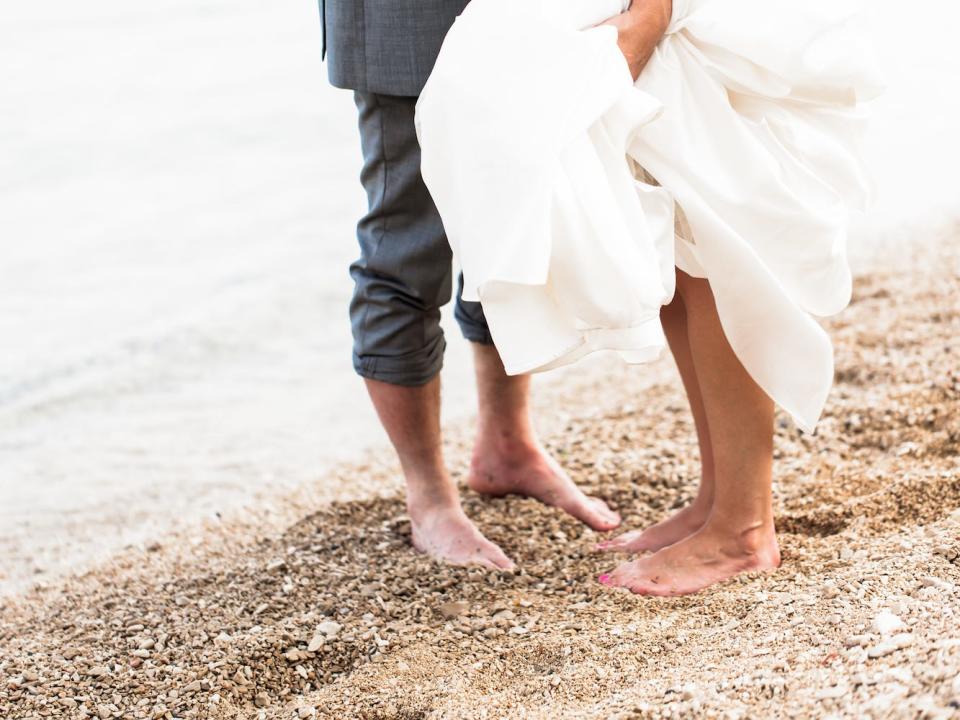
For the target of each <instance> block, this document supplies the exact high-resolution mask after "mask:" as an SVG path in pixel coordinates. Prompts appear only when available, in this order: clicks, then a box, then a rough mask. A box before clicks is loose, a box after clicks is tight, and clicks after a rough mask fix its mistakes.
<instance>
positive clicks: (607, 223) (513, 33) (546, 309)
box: [417, 0, 879, 430]
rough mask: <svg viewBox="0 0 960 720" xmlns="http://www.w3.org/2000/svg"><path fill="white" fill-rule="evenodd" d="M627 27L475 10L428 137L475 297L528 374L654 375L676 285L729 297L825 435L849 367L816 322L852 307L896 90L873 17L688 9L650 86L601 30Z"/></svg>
mask: <svg viewBox="0 0 960 720" xmlns="http://www.w3.org/2000/svg"><path fill="white" fill-rule="evenodd" d="M622 9H623V5H622V0H473V1H472V2H471V3H470V5H468V7H467V9H466V10H465V11H464V13H463V15H461V17H460V18H459V19H458V20H457V22H456V23H455V24H454V26H453V28H452V29H451V31H450V33H449V34H448V36H447V38H446V40H445V42H444V45H443V48H442V50H441V52H440V55H439V57H438V60H437V63H436V66H435V69H434V71H433V74H432V75H431V77H430V79H429V81H428V82H427V86H426V88H425V89H424V91H423V94H422V95H421V97H420V100H419V102H418V107H417V126H418V127H417V129H418V135H419V138H420V143H421V147H422V152H423V155H422V170H423V176H424V179H425V181H426V183H427V185H428V187H429V189H430V192H431V194H432V195H433V197H434V200H435V201H436V203H437V207H438V208H439V210H440V214H441V217H442V218H443V221H444V225H445V227H446V230H447V234H448V237H449V239H450V243H451V246H452V248H453V251H454V254H455V255H456V258H457V260H458V262H459V263H460V265H461V267H462V269H463V272H464V279H465V292H464V294H465V297H466V298H467V299H479V300H480V301H481V302H482V303H483V307H484V312H485V314H486V316H487V319H488V322H489V324H490V329H491V333H492V335H493V338H494V341H495V342H496V344H497V348H498V350H499V352H500V355H501V357H502V358H503V361H504V365H505V367H506V369H507V371H508V372H509V373H511V374H515V373H521V372H532V371H539V370H545V369H549V368H552V367H556V366H558V365H561V364H565V363H568V362H572V361H574V360H576V359H577V358H579V357H581V356H582V355H584V354H586V353H588V352H592V351H594V350H602V349H606V350H615V351H618V352H620V354H621V355H622V356H623V357H624V359H625V360H627V361H628V362H644V361H648V360H651V359H653V358H655V357H656V356H657V355H658V354H659V353H660V352H661V350H662V348H663V347H664V339H663V334H662V330H661V328H660V325H659V317H658V315H659V308H660V306H661V305H662V304H664V303H666V302H668V301H669V299H670V298H671V297H672V294H673V289H674V288H673V284H674V265H675V264H676V266H677V267H679V268H680V269H682V270H684V271H685V272H688V273H690V274H692V275H695V276H698V277H707V278H708V279H709V280H710V284H711V287H712V289H713V292H714V295H715V299H716V303H717V308H718V312H719V314H720V317H721V321H722V324H723V327H724V331H725V333H726V335H727V337H728V339H729V341H730V343H731V346H732V347H733V349H734V351H735V352H736V354H737V356H738V358H739V359H740V360H741V362H742V363H743V364H744V366H745V367H746V368H747V370H748V371H749V372H750V374H751V376H752V377H753V378H754V379H755V380H756V381H757V382H758V384H760V386H761V387H763V388H764V390H765V391H766V392H767V393H768V394H769V395H770V396H771V397H772V398H773V399H774V400H775V401H776V402H778V403H779V404H780V405H781V406H782V407H783V408H784V409H786V410H787V411H788V412H789V413H790V414H791V415H792V416H793V417H794V418H795V420H796V421H797V423H798V424H799V425H800V426H801V427H802V428H804V429H806V430H812V429H813V427H814V426H815V424H816V421H817V419H818V417H819V415H820V413H821V411H822V408H823V404H824V402H825V399H826V396H827V393H828V392H829V389H830V385H831V382H832V375H833V360H832V348H831V345H830V341H829V338H828V337H827V336H826V334H825V333H824V332H823V330H822V329H821V328H820V327H819V325H818V324H817V322H816V321H815V320H814V319H813V318H812V317H811V315H827V314H832V313H835V312H838V311H839V310H841V309H842V308H843V307H844V306H845V305H846V303H847V302H848V300H849V295H850V273H849V270H848V267H847V263H846V256H845V240H846V222H847V212H848V208H849V207H851V206H857V205H861V204H863V203H864V202H865V199H866V197H867V196H868V195H869V181H868V179H867V174H866V173H865V171H864V169H863V164H862V162H861V160H860V155H859V138H860V135H861V133H862V130H863V125H864V113H863V110H862V101H863V100H864V99H866V98H868V97H870V96H872V95H873V94H875V93H876V91H877V90H878V88H879V81H878V78H877V75H876V73H875V71H874V69H873V68H874V66H873V64H872V61H871V60H872V58H871V56H870V53H869V52H868V50H867V49H865V47H864V44H863V43H862V42H861V41H860V40H859V39H858V36H857V35H856V33H855V32H854V31H853V30H852V29H851V19H852V18H853V17H854V11H855V9H856V3H853V2H847V1H846V0H805V1H804V2H801V1H800V0H674V15H673V19H672V22H671V25H670V28H669V30H668V33H667V35H666V36H665V37H664V39H663V40H662V41H661V43H660V44H659V46H658V48H657V50H656V52H655V54H654V56H653V57H652V58H651V60H650V62H649V63H648V65H647V66H646V68H645V69H644V71H643V73H642V75H641V77H640V79H639V80H638V81H637V83H636V84H635V85H634V84H633V83H632V81H631V78H630V77H629V73H628V70H627V67H626V64H625V61H624V59H623V56H622V54H621V53H620V51H619V49H618V48H617V44H616V32H615V31H614V30H613V28H611V27H608V26H600V27H590V26H593V25H595V24H596V23H598V22H601V21H602V20H603V19H605V18H606V17H608V16H610V15H613V14H615V13H616V12H619V11H620V10H622ZM579 28H589V29H585V30H579ZM628 156H629V157H630V158H632V159H633V160H634V161H635V162H636V163H637V164H639V166H640V167H641V168H642V170H643V172H639V173H632V172H631V170H630V166H629V164H628V160H627V158H628ZM653 178H655V180H653ZM674 204H676V205H677V206H679V207H680V208H682V210H683V213H682V216H681V218H682V222H680V223H677V227H680V226H682V227H683V229H684V230H683V232H682V233H681V236H677V237H676V238H675V233H674V228H675V222H674Z"/></svg>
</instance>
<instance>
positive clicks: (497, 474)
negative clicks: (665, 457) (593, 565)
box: [467, 441, 620, 531]
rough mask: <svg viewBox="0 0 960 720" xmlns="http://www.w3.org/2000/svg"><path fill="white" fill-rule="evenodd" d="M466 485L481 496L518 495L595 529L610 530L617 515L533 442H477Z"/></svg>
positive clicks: (614, 523)
mask: <svg viewBox="0 0 960 720" xmlns="http://www.w3.org/2000/svg"><path fill="white" fill-rule="evenodd" d="M467 484H468V485H469V486H470V487H471V488H472V489H473V490H475V491H476V492H478V493H480V494H481V495H490V496H493V497H500V496H503V495H521V496H523V497H531V498H535V499H537V500H539V501H540V502H542V503H544V504H545V505H552V506H555V507H558V508H560V509H561V510H564V511H565V512H567V513H569V514H570V515H572V516H573V517H575V518H577V519H578V520H580V521H581V522H584V523H586V524H587V525H589V526H590V527H592V528H593V529H594V530H601V531H606V530H613V529H614V528H616V527H617V526H618V525H620V516H619V515H617V513H615V512H614V511H613V510H611V509H610V508H609V507H608V506H607V504H606V503H605V502H604V501H603V500H600V499H599V498H595V497H590V496H589V495H586V494H584V492H583V491H582V490H581V489H580V488H578V487H577V485H576V483H574V482H573V480H571V479H570V476H569V475H567V473H566V472H564V470H563V468H561V467H560V465H559V464H558V463H557V462H556V460H554V459H553V458H552V457H550V456H549V455H548V454H547V453H546V452H544V451H543V449H541V448H540V447H538V446H537V444H536V443H534V442H527V441H522V442H521V441H514V442H510V443H508V444H507V446H506V447H505V446H504V445H503V444H499V445H497V444H496V443H487V442H483V441H478V443H477V445H476V446H475V447H474V451H473V460H472V461H471V463H470V477H469V479H468V480H467Z"/></svg>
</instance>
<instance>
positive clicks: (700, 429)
mask: <svg viewBox="0 0 960 720" xmlns="http://www.w3.org/2000/svg"><path fill="white" fill-rule="evenodd" d="M660 321H661V322H662V324H663V330H664V333H665V334H666V336H667V343H669V345H670V351H671V352H672V353H673V358H674V360H675V361H676V363H677V369H678V370H679V371H680V379H681V380H682V381H683V388H684V390H686V392H687V400H688V401H689V403H690V411H691V412H692V413H693V422H694V425H695V426H696V429H697V444H698V445H699V446H700V462H701V469H700V488H699V490H698V491H697V497H696V498H694V500H693V502H692V503H690V504H689V505H687V506H686V507H685V508H682V509H681V510H679V511H678V512H676V513H674V514H673V515H671V516H670V517H669V518H667V519H666V520H663V521H662V522H659V523H657V524H656V525H653V526H652V527H649V528H647V529H645V530H631V531H630V532H626V533H624V534H623V535H620V536H619V537H616V538H614V539H613V540H608V541H607V542H602V543H600V544H599V545H597V549H598V550H608V551H612V552H627V553H639V552H655V551H657V550H659V549H660V548H665V547H667V546H669V545H673V544H674V543H675V542H678V541H680V540H683V539H684V538H685V537H687V536H688V535H692V534H693V533H695V532H696V531H697V530H699V529H700V528H701V527H703V525H704V523H705V522H706V521H707V516H708V515H709V514H710V508H711V507H712V506H713V477H714V469H713V448H712V447H711V445H710V428H709V425H708V423H707V413H706V410H705V409H704V407H703V396H702V394H701V392H700V383H699V382H698V380H697V373H696V370H695V369H694V366H693V354H692V352H691V350H690V337H689V335H688V330H687V308H686V306H685V305H684V304H683V298H681V297H680V294H679V293H677V294H676V295H675V296H674V298H673V301H672V302H671V303H670V304H669V305H665V306H664V307H663V309H662V310H661V311H660Z"/></svg>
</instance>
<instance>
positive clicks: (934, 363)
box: [0, 226, 960, 719]
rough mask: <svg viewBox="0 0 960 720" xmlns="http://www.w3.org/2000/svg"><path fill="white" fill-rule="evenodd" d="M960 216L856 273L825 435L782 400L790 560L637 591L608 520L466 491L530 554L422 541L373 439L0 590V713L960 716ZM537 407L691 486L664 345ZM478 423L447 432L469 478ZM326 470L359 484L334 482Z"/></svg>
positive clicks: (608, 453) (599, 472)
mask: <svg viewBox="0 0 960 720" xmlns="http://www.w3.org/2000/svg"><path fill="white" fill-rule="evenodd" d="M958 231H960V228H958V227H956V226H954V227H948V228H944V229H943V230H942V231H941V232H940V234H939V235H938V236H937V237H933V238H930V239H929V240H930V242H927V243H924V247H927V248H937V250H936V251H934V250H932V249H930V250H927V251H921V250H919V249H918V250H916V251H911V253H910V254H909V257H904V256H903V254H901V256H899V257H897V258H896V262H894V261H893V259H891V258H889V257H888V258H885V259H884V258H878V261H877V263H876V264H875V265H874V266H873V267H872V268H866V269H865V272H863V273H862V274H860V275H859V277H858V278H857V280H856V283H855V297H854V301H853V303H852V305H851V307H850V308H849V309H848V310H847V311H846V312H845V313H843V314H842V315H841V316H839V317H838V318H836V319H834V320H832V321H830V322H829V323H828V324H829V327H830V329H831V333H832V336H833V338H834V341H835V346H836V349H837V372H836V385H835V387H834V391H833V394H832V396H831V399H830V401H829V404H828V407H827V412H826V414H825V417H824V418H823V420H822V422H821V424H820V426H819V428H818V431H817V434H816V435H815V436H806V435H803V434H801V433H800V432H799V431H798V430H797V429H796V428H795V427H794V426H793V425H792V423H791V422H790V421H789V420H788V419H787V418H786V417H784V416H783V415H780V416H778V422H777V439H776V488H775V502H776V511H777V525H778V529H779V532H780V538H781V543H782V550H783V559H784V561H783V566H782V567H781V568H780V569H779V570H778V571H776V572H772V573H768V574H762V575H749V576H743V577H740V578H737V579H735V580H733V581H731V582H728V583H726V584H723V585H721V586H718V587H715V588H713V589H710V590H708V591H706V592H703V593H701V594H699V595H696V596H693V597H687V598H680V599H650V598H642V597H634V596H631V595H629V594H626V593H623V592H618V591H612V590H610V589H607V588H605V587H602V586H600V585H599V584H598V583H597V582H596V581H595V578H596V576H597V574H598V573H600V572H603V571H605V570H608V569H609V568H610V567H612V564H613V563H614V562H615V559H614V558H612V557H610V556H605V555H597V554H595V553H593V552H592V551H591V547H592V545H593V543H594V542H595V541H596V540H597V539H599V538H600V537H601V536H600V535H598V534H596V533H593V532H592V531H590V530H588V529H586V528H584V527H583V526H581V525H579V524H577V523H576V522H574V521H572V520H571V519H569V518H568V517H566V516H565V515H563V514H562V513H560V512H559V511H556V510H553V509H550V508H544V507H542V506H540V505H538V504H537V503H535V502H532V501H528V500H521V499H517V498H504V499H497V500H486V499H482V498H480V497H478V496H476V495H473V494H471V493H469V492H468V491H466V490H464V494H465V501H466V506H467V510H468V512H469V513H470V514H471V515H472V516H473V517H475V518H477V520H478V522H479V524H480V526H481V527H482V529H483V530H484V531H485V532H486V533H487V534H488V535H489V536H490V537H491V538H492V539H494V540H495V541H497V542H499V543H501V545H502V546H503V547H504V548H505V549H506V550H507V551H508V553H509V554H510V555H512V556H513V557H514V558H515V559H516V560H517V562H518V567H519V569H518V570H517V571H516V572H514V573H487V572H482V571H480V570H476V569H464V568H449V567H442V566H440V565H437V564H435V563H433V562H431V561H430V560H428V559H427V558H425V557H422V556H419V555H416V554H414V553H413V552H412V551H411V550H410V548H409V542H408V535H409V523H408V521H407V518H406V517H405V514H404V505H403V500H402V497H401V495H400V494H399V492H398V490H399V483H398V475H397V470H396V468H395V467H394V465H393V462H392V460H391V459H390V458H389V456H388V455H372V456H370V457H368V458H367V459H366V460H365V461H364V462H363V463H358V464H353V465H345V466H341V467H340V468H339V469H338V470H337V471H336V472H334V473H331V474H329V475H326V476H324V477H322V478H318V479H317V481H316V483H314V484H312V485H311V486H309V487H305V488H303V489H301V490H300V491H299V492H298V493H296V494H293V495H289V496H287V497H285V498H282V499H279V500H277V501H276V502H273V503H271V504H269V505H266V504H265V505H264V506H263V507H262V508H261V509H260V511H259V513H249V514H245V515H237V516H235V517H230V518H224V519H223V520H222V521H221V522H219V523H215V524H214V523H209V524H208V525H207V526H206V527H205V528H197V529H195V530H193V531H192V532H185V533H182V534H180V535H170V536H167V537H162V538H159V539H158V541H157V542H154V543H149V544H147V545H146V546H143V547H137V548H131V549H128V550H127V551H125V552H124V553H122V554H120V555H118V556H116V557H115V558H113V559H112V560H110V561H109V562H107V563H105V564H103V565H102V566H100V567H98V568H96V569H94V570H93V571H91V572H89V573H87V574H85V575H82V576H79V577H74V578H69V579H65V580H59V581H55V582H53V583H50V584H47V585H44V586H39V587H37V588H35V589H33V590H32V591H31V592H29V593H28V594H26V595H23V596H21V597H20V598H18V599H8V600H6V601H4V604H3V605H2V606H0V618H2V619H0V717H4V718H28V717H29V718H32V717H71V718H72V717H78V718H79V717H100V718H264V719H273V718H277V719H279V718H295V717H299V718H313V717H321V718H384V719H386V718H559V717H563V718H634V717H636V718H642V717H689V716H704V717H758V716H762V717H767V716H782V717H823V716H827V715H832V716H836V717H858V718H859V717H920V716H922V717H954V716H957V714H958V713H960V709H958V708H960V674H958V673H960V629H958V628H960V622H958V618H960V413H958V400H960V374H958V370H957V359H956V358H957V354H958V352H960V346H958V344H957V337H958V336H960V312H958V311H957V309H956V308H957V307H958V301H960V297H958V294H960V287H958V282H957V278H958V276H960V253H958V252H957V250H956V246H957V237H958ZM884 267H886V268H889V269H886V270H881V269H879V268H884ZM651 378H652V379H653V384H652V385H651ZM539 416H540V417H541V418H543V419H544V422H543V425H544V433H545V436H546V440H547V444H548V446H549V448H550V449H551V451H552V452H553V453H555V454H556V456H557V457H558V458H559V459H560V460H561V461H562V462H563V463H564V465H565V466H566V467H567V468H568V469H569V470H570V472H571V473H572V474H573V476H574V477H575V479H576V480H577V481H578V482H579V483H581V485H582V486H583V487H585V488H586V489H587V490H588V491H589V492H591V493H595V494H598V495H602V496H604V497H606V498H609V499H610V500H611V501H612V503H613V504H614V505H615V506H616V507H617V508H619V510H620V511H621V513H622V514H623V515H624V518H625V521H626V524H627V525H628V526H630V527H639V526H644V525H647V524H650V523H652V522H655V521H656V520H658V519H659V518H661V517H663V516H664V515H665V514H667V513H668V512H669V511H670V510H671V509H672V508H676V507H678V506H680V505H682V504H683V503H684V502H686V501H687V500H689V499H690V498H691V497H692V496H693V493H694V491H695V487H696V477H697V462H698V461H697V452H696V444H695V441H694V435H693V428H692V425H691V421H690V418H689V414H688V411H687V408H686V405H685V402H684V398H683V395H682V390H681V388H680V385H679V381H678V380H677V379H676V378H675V376H674V374H673V371H672V369H671V367H670V365H669V362H663V363H659V364H657V365H655V366H653V367H652V368H647V369H643V368H639V369H638V368H629V367H626V366H624V365H622V364H620V363H619V362H617V361H614V360H611V361H609V362H607V361H603V362H594V363H591V364H589V365H588V366H587V367H586V369H585V370H584V371H583V372H581V373H577V374H573V375H571V377H570V378H569V382H567V383H565V384H564V385H563V386H562V387H559V386H558V387H555V388H553V389H548V391H547V392H545V393H543V394H542V395H541V397H540V408H539ZM468 439H469V426H468V425H466V424H464V425H461V426H460V427H458V428H457V429H455V431H454V432H452V433H451V435H450V437H449V442H448V445H449V447H448V455H449V458H450V462H451V465H452V467H453V468H454V469H456V470H457V471H458V472H459V473H460V475H459V477H460V478H462V471H463V469H464V468H465V465H466V462H467V458H468V452H469V443H468ZM330 488H335V489H336V490H334V491H331V490H330ZM331 492H332V495H331ZM338 494H339V496H340V497H342V498H348V497H350V498H353V499H342V500H340V501H338V502H333V503H330V504H326V503H321V500H324V499H325V500H329V499H330V498H331V497H332V496H336V495H338Z"/></svg>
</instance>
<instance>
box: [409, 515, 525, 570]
mask: <svg viewBox="0 0 960 720" xmlns="http://www.w3.org/2000/svg"><path fill="white" fill-rule="evenodd" d="M410 521H411V522H410V529H411V540H412V542H413V546H414V547H415V548H416V549H417V550H419V551H420V552H422V553H425V554H427V555H429V556H430V557H432V558H435V559H437V560H441V561H443V562H446V563H450V564H452V565H483V566H485V567H489V568H492V569H495V570H510V569H511V568H513V561H512V560H510V558H508V557H507V556H506V555H505V554H504V552H503V550H501V549H500V548H499V547H497V545H496V544H494V543H492V542H490V541H489V540H487V539H486V538H485V537H484V536H483V533H481V532H480V531H479V530H478V529H477V526H476V525H474V524H473V522H472V521H471V520H470V518H468V517H467V516H466V514H465V513H464V512H463V508H461V507H460V504H459V503H456V504H446V505H443V506H439V507H435V508H430V509H429V510H426V511H422V510H417V509H414V508H410Z"/></svg>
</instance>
